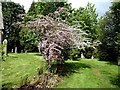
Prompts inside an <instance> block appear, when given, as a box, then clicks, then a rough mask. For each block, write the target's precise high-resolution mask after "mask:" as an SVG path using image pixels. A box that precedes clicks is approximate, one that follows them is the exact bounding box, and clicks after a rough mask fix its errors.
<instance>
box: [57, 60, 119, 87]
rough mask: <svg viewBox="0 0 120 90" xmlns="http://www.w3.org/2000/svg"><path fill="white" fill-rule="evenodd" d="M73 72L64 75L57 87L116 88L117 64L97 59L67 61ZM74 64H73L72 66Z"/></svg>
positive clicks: (117, 84) (117, 85)
mask: <svg viewBox="0 0 120 90" xmlns="http://www.w3.org/2000/svg"><path fill="white" fill-rule="evenodd" d="M67 63H68V64H69V66H68V67H67V68H68V69H71V68H73V69H74V72H73V71H72V72H73V73H71V74H70V75H68V76H65V77H64V80H63V82H61V83H59V84H58V86H57V88H118V87H120V84H119V82H118V66H117V65H115V64H112V63H110V62H105V61H98V60H97V59H93V60H91V59H82V60H80V61H67ZM73 65H74V66H73Z"/></svg>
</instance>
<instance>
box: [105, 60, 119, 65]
mask: <svg viewBox="0 0 120 90" xmlns="http://www.w3.org/2000/svg"><path fill="white" fill-rule="evenodd" d="M107 64H109V65H118V62H113V61H107Z"/></svg>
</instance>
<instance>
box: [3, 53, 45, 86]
mask: <svg viewBox="0 0 120 90" xmlns="http://www.w3.org/2000/svg"><path fill="white" fill-rule="evenodd" d="M42 66H43V59H42V57H41V56H39V54H37V53H27V54H26V53H20V54H13V53H12V54H9V56H8V57H7V59H6V60H5V61H2V86H3V87H5V88H10V87H15V88H17V87H20V86H21V85H22V84H24V83H26V82H28V81H30V80H32V78H33V77H35V76H37V75H38V69H39V68H41V67H42Z"/></svg>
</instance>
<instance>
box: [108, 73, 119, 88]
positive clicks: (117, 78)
mask: <svg viewBox="0 0 120 90" xmlns="http://www.w3.org/2000/svg"><path fill="white" fill-rule="evenodd" d="M110 81H111V84H113V85H116V86H118V88H120V73H119V74H118V75H117V77H116V78H113V79H111V80H110Z"/></svg>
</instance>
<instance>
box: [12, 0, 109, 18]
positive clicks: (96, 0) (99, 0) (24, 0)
mask: <svg viewBox="0 0 120 90" xmlns="http://www.w3.org/2000/svg"><path fill="white" fill-rule="evenodd" d="M11 1H14V2H15V3H20V4H21V5H23V6H24V9H25V10H26V12H27V11H28V9H29V7H30V5H31V3H32V1H33V0H11ZM34 1H38V0H34ZM110 1H111V0H68V3H72V7H73V8H79V7H85V6H86V5H87V3H88V2H90V3H93V4H95V7H96V11H97V13H98V14H99V16H102V15H104V13H105V12H106V11H108V10H109V6H111V2H110Z"/></svg>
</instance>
